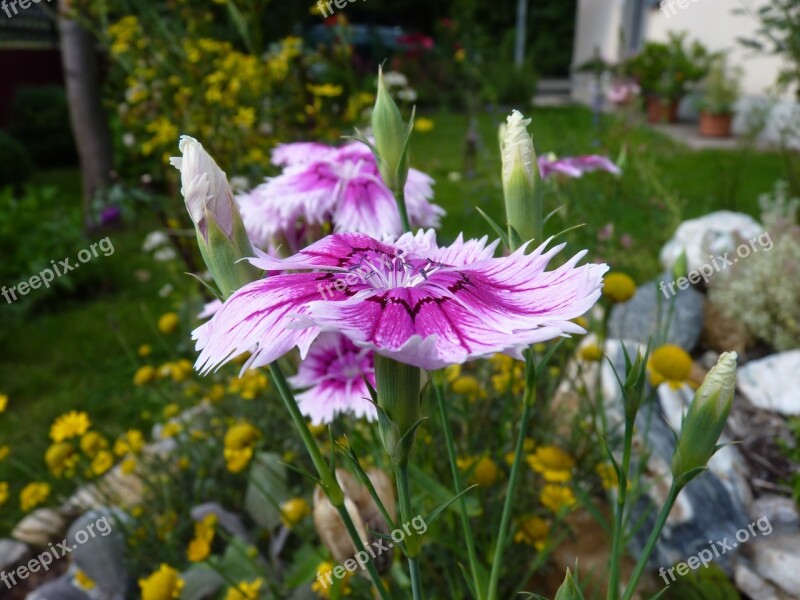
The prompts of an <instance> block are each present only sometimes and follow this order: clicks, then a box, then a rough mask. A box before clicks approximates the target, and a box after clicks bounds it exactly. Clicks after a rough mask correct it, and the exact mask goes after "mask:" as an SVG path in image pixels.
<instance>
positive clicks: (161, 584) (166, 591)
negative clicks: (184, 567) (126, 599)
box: [139, 564, 184, 600]
mask: <svg viewBox="0 0 800 600" xmlns="http://www.w3.org/2000/svg"><path fill="white" fill-rule="evenodd" d="M183 585H184V583H183V579H181V575H180V573H178V571H177V570H175V569H173V568H172V567H170V566H169V565H164V564H162V565H161V567H160V568H159V569H158V571H156V572H154V573H153V574H152V575H150V576H149V577H147V578H146V579H140V580H139V588H140V589H141V590H142V600H174V599H176V598H179V597H180V595H181V590H183Z"/></svg>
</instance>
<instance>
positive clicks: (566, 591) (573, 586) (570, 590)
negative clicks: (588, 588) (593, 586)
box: [555, 568, 583, 600]
mask: <svg viewBox="0 0 800 600" xmlns="http://www.w3.org/2000/svg"><path fill="white" fill-rule="evenodd" d="M555 600H583V592H581V588H579V587H578V584H577V583H575V579H574V578H573V577H572V572H571V571H570V570H569V568H567V576H566V577H565V578H564V583H562V584H561V587H560V588H558V591H557V592H556V597H555Z"/></svg>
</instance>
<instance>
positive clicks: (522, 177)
mask: <svg viewBox="0 0 800 600" xmlns="http://www.w3.org/2000/svg"><path fill="white" fill-rule="evenodd" d="M530 123H531V120H530V119H526V118H524V117H523V116H522V113H520V112H519V111H518V110H515V111H513V112H512V113H511V114H510V115H509V117H508V119H507V122H506V124H505V127H504V128H503V129H502V130H501V135H502V139H501V142H500V151H501V154H502V158H503V195H504V196H505V202H506V218H507V219H508V224H509V226H510V227H512V228H513V229H514V230H515V231H516V232H517V233H518V234H519V236H520V238H521V240H520V241H522V242H526V241H528V240H532V239H535V240H537V241H541V238H542V226H543V224H542V203H541V200H540V198H538V197H537V194H536V184H537V181H538V180H539V163H538V160H537V158H536V151H535V150H534V148H533V138H531V136H530V134H529V133H528V125H530Z"/></svg>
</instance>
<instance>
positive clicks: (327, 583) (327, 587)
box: [311, 561, 353, 598]
mask: <svg viewBox="0 0 800 600" xmlns="http://www.w3.org/2000/svg"><path fill="white" fill-rule="evenodd" d="M333 569H334V565H333V564H331V563H330V562H328V561H325V562H323V563H320V564H319V565H318V566H317V579H316V581H314V583H312V584H311V591H312V592H314V593H315V594H317V596H319V597H320V598H330V597H331V590H332V589H333V587H334V585H335V584H336V582H337V581H341V582H342V583H341V587H340V588H339V589H340V590H341V593H340V596H348V595H349V594H350V592H351V588H350V586H349V585H348V583H347V580H348V579H350V577H352V575H353V572H351V571H347V570H345V574H344V577H343V578H342V579H340V580H339V579H338V578H336V577H334V574H333Z"/></svg>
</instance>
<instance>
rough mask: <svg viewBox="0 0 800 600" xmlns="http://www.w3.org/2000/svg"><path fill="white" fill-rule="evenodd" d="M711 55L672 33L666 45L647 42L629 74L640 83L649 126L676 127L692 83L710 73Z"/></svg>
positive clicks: (630, 65)
mask: <svg viewBox="0 0 800 600" xmlns="http://www.w3.org/2000/svg"><path fill="white" fill-rule="evenodd" d="M708 57H709V55H708V51H707V50H706V49H705V47H704V46H703V45H702V44H700V43H699V42H697V41H695V42H692V43H691V44H689V43H687V41H686V34H685V33H671V34H670V37H669V40H668V41H667V42H666V43H664V42H648V43H647V44H645V46H644V48H643V49H642V51H641V52H639V53H638V54H637V55H635V56H634V57H633V58H631V59H630V60H629V61H628V65H627V71H628V73H629V74H630V75H631V76H632V77H633V78H634V79H635V80H636V81H637V82H638V83H639V86H641V88H642V92H643V94H644V96H645V98H646V100H647V104H646V106H647V120H648V122H650V123H661V122H668V123H675V122H676V121H677V120H678V105H679V104H680V101H681V99H682V98H683V97H684V96H685V95H686V93H687V91H688V90H689V88H690V87H691V85H692V84H693V83H696V82H698V81H700V80H701V79H702V78H703V77H704V76H705V74H706V72H707V70H708Z"/></svg>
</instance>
